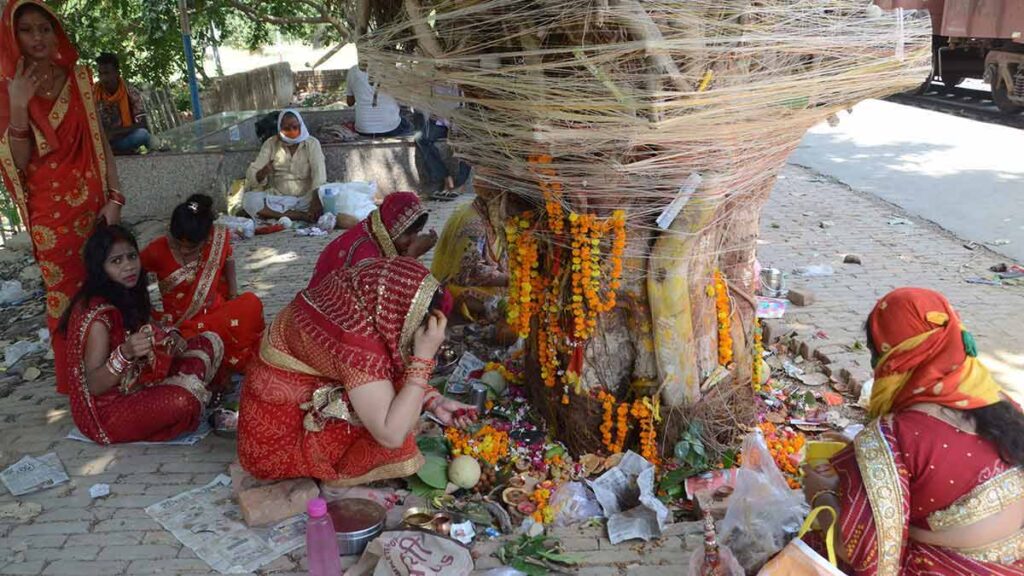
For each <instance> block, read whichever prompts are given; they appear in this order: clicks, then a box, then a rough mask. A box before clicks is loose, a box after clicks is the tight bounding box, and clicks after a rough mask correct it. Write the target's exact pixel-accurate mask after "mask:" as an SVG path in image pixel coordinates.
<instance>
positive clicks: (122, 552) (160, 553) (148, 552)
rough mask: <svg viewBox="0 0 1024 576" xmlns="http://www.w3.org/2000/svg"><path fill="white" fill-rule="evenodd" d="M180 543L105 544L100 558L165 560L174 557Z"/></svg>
mask: <svg viewBox="0 0 1024 576" xmlns="http://www.w3.org/2000/svg"><path fill="white" fill-rule="evenodd" d="M180 547H181V545H180V544H179V545H177V546H165V545H161V544H138V545H135V546H107V547H106V548H104V549H103V550H102V551H101V552H100V556H99V559H100V560H165V559H171V558H176V557H177V556H178V549H179V548H180Z"/></svg>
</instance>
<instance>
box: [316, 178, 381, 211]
mask: <svg viewBox="0 0 1024 576" xmlns="http://www.w3.org/2000/svg"><path fill="white" fill-rule="evenodd" d="M376 195H377V183H376V182H343V183H331V184H324V185H323V186H321V187H320V203H321V204H322V205H323V207H324V212H330V213H331V214H334V215H339V214H347V215H349V216H352V217H354V218H357V219H359V220H362V219H363V218H366V217H367V216H369V215H370V212H373V211H374V210H376V209H377V204H376V203H374V201H373V199H374V197H375V196H376Z"/></svg>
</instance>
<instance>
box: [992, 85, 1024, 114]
mask: <svg viewBox="0 0 1024 576" xmlns="http://www.w3.org/2000/svg"><path fill="white" fill-rule="evenodd" d="M992 101H993V102H995V103H996V108H999V111H1000V112H1002V113H1004V114H1020V113H1021V111H1024V106H1021V105H1019V104H1014V103H1013V102H1012V101H1011V100H1010V96H1009V94H1007V93H1006V84H1005V83H1003V82H1002V81H1000V80H998V78H997V80H996V86H995V87H994V88H992Z"/></svg>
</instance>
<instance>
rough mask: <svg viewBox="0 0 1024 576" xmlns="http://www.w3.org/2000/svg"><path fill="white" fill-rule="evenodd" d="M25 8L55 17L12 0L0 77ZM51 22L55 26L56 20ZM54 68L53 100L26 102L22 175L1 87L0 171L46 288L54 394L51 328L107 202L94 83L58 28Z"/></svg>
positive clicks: (57, 344)
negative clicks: (26, 155) (56, 88)
mask: <svg viewBox="0 0 1024 576" xmlns="http://www.w3.org/2000/svg"><path fill="white" fill-rule="evenodd" d="M26 4H34V5H37V6H39V7H41V8H43V9H44V10H46V11H47V12H50V13H51V15H53V13H52V11H50V9H49V8H48V7H47V6H46V4H44V3H42V2H38V1H35V0H11V1H10V2H8V3H7V7H6V9H5V10H4V13H3V17H2V20H0V74H2V76H3V78H11V77H13V76H14V73H15V69H16V67H17V64H18V60H19V59H20V58H21V52H20V49H19V48H18V41H17V39H16V38H15V35H14V22H13V19H14V13H15V11H16V10H17V9H18V8H19V7H21V6H24V5H26ZM56 19H57V18H56V16H55V15H54V20H55V21H56ZM54 32H55V34H56V35H57V37H58V52H57V56H56V61H55V62H54V63H55V64H56V65H58V66H60V67H62V68H63V69H64V70H65V71H66V72H67V75H68V78H67V82H66V83H65V84H64V87H63V88H62V89H61V90H60V92H59V93H58V95H57V98H56V100H53V101H49V100H46V99H44V98H41V97H39V96H36V97H34V98H33V99H32V100H31V102H30V103H29V124H30V127H31V129H32V134H33V141H34V147H33V150H32V157H31V160H30V161H29V165H28V168H27V169H26V170H25V171H24V172H22V171H19V170H18V169H17V167H16V166H15V164H14V157H13V155H12V151H11V141H10V140H9V136H8V132H7V129H8V127H9V125H10V118H9V114H10V102H9V100H8V92H7V81H6V80H3V81H0V172H2V174H3V180H4V184H5V185H6V187H7V190H8V192H9V193H10V194H11V196H12V199H13V200H14V203H15V204H16V205H17V207H18V212H19V214H20V215H21V219H22V223H23V224H24V225H25V227H26V228H27V229H28V231H29V234H30V235H31V238H32V252H33V255H34V256H35V259H36V262H37V263H38V264H39V268H40V270H41V271H42V276H43V283H44V284H45V286H46V320H47V326H48V327H49V329H50V334H51V342H52V345H53V351H54V362H55V364H56V372H57V391H58V392H60V393H62V394H67V393H68V392H69V378H70V375H69V372H68V370H69V366H68V364H67V362H66V360H65V359H66V352H65V346H66V344H65V340H64V337H63V336H62V335H60V334H59V333H58V330H57V324H58V322H59V319H60V317H61V316H62V315H63V314H64V311H65V310H67V307H68V304H69V303H70V301H71V297H72V296H73V295H74V294H75V292H77V291H78V288H79V287H80V286H81V284H82V281H83V279H84V278H85V266H84V264H83V263H82V253H81V251H82V247H83V246H84V245H85V240H86V238H88V237H89V235H90V234H91V233H92V230H93V225H94V223H95V220H96V215H97V214H98V213H99V211H100V209H102V208H103V206H104V204H105V203H106V202H107V196H106V190H107V185H106V179H107V174H106V169H107V163H106V156H105V152H104V148H103V140H102V139H103V133H102V131H101V130H100V126H99V120H98V118H97V115H96V104H95V102H93V96H92V78H91V77H90V74H89V71H88V69H87V68H85V67H83V66H77V65H76V63H77V62H78V52H77V50H75V47H74V46H73V45H72V44H71V41H70V40H69V39H68V36H67V34H65V32H64V30H63V29H62V28H61V27H60V26H59V25H58V27H57V28H56V30H55V31H54Z"/></svg>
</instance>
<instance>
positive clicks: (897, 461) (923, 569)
mask: <svg viewBox="0 0 1024 576" xmlns="http://www.w3.org/2000/svg"><path fill="white" fill-rule="evenodd" d="M832 464H833V466H834V467H835V468H836V471H837V473H838V474H839V493H840V495H841V507H842V510H841V512H840V529H841V531H842V536H843V542H844V545H845V547H846V553H847V557H848V558H849V559H850V566H849V567H848V569H847V573H848V574H852V575H855V576H888V575H896V574H908V575H925V574H929V575H941V576H968V575H971V576H1010V575H1018V576H1019V575H1024V530H1022V531H1020V532H1017V533H1016V534H1015V535H1013V536H1011V537H1009V538H1006V539H1005V540H1002V541H1000V542H997V543H994V544H992V545H989V546H984V547H979V548H965V549H958V550H954V549H951V548H943V547H938V546H931V545H927V544H922V543H920V542H915V541H914V540H913V539H911V538H910V537H909V527H910V526H918V527H920V528H924V529H928V530H945V529H950V528H955V527H962V526H968V525H970V524H973V523H975V522H977V521H979V520H981V519H983V518H985V517H987V516H989V515H991V514H994V513H997V512H999V511H1001V510H1003V509H1004V508H1006V507H1007V506H1009V505H1011V504H1013V503H1015V502H1018V501H1019V500H1020V499H1021V498H1024V471H1021V469H1020V468H1016V467H1010V466H1008V465H1007V464H1006V463H1005V462H1003V461H1002V459H1001V458H1000V457H999V455H998V453H996V451H995V447H994V446H992V445H991V444H990V443H989V442H988V441H986V440H983V439H981V438H979V437H978V436H975V435H973V434H967V433H964V432H961V431H959V430H957V429H956V428H954V427H952V426H950V425H948V424H946V423H944V422H942V421H941V420H938V419H936V418H933V417H931V416H928V415H926V414H923V413H920V412H914V411H910V410H908V411H906V412H902V413H900V414H897V415H895V416H893V417H887V418H884V419H882V420H877V421H875V422H873V423H872V424H871V425H869V426H868V428H867V429H865V430H864V431H863V432H862V433H861V434H860V435H859V436H858V437H857V440H856V441H855V442H854V446H852V447H850V448H847V449H846V450H844V451H843V452H841V453H840V454H838V455H837V456H836V457H835V458H834V459H833V460H832Z"/></svg>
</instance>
